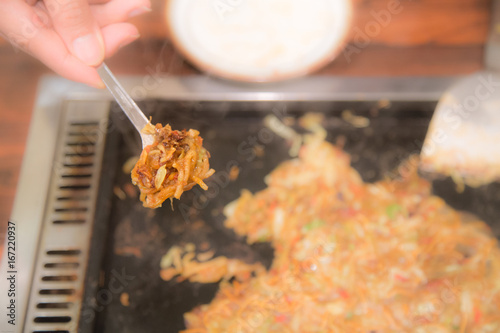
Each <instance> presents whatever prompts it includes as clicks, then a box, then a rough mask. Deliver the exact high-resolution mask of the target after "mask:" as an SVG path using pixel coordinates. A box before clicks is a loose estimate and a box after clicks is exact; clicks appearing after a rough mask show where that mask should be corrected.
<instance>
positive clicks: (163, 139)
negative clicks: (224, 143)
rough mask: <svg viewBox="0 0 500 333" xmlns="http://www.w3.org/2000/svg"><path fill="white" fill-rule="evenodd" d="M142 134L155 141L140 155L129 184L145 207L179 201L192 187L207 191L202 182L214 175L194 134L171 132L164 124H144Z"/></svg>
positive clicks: (203, 149) (190, 132)
mask: <svg viewBox="0 0 500 333" xmlns="http://www.w3.org/2000/svg"><path fill="white" fill-rule="evenodd" d="M143 131H144V132H145V133H147V134H152V135H154V136H155V141H154V143H153V144H152V145H150V146H147V147H145V148H144V150H143V151H142V153H141V156H140V157H139V160H138V161H137V163H136V165H135V167H134V169H133V170H132V183H133V184H134V185H137V186H138V187H139V190H140V191H141V196H140V199H141V201H142V202H143V204H144V206H145V207H148V208H157V207H161V205H162V203H163V202H164V201H165V200H166V199H169V198H172V197H173V198H176V199H179V198H180V197H181V195H182V193H183V192H184V191H188V190H190V189H191V188H192V187H193V186H195V185H196V184H198V185H200V187H201V188H203V189H204V190H206V189H207V185H206V184H205V183H204V182H203V180H204V179H206V178H208V177H210V176H211V175H212V174H213V173H214V172H215V171H214V170H213V169H210V165H209V163H208V159H209V158H210V153H209V152H208V151H207V150H206V149H205V148H203V139H202V138H201V137H200V133H199V132H198V131H196V130H193V129H190V130H189V131H186V130H182V131H174V130H172V128H171V127H170V125H168V124H167V125H165V127H162V125H161V124H156V126H153V125H151V124H148V125H147V126H146V127H145V128H144V129H143Z"/></svg>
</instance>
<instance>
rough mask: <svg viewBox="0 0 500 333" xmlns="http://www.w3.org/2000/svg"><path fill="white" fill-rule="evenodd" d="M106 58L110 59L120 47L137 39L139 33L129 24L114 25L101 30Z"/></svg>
mask: <svg viewBox="0 0 500 333" xmlns="http://www.w3.org/2000/svg"><path fill="white" fill-rule="evenodd" d="M102 36H103V38H104V45H105V49H106V58H108V57H111V56H112V55H113V54H115V53H116V51H118V50H119V49H120V48H121V47H123V46H125V45H127V44H129V43H132V42H133V41H134V40H136V39H137V38H139V31H138V30H137V28H136V27H135V26H134V25H133V24H130V23H115V24H111V25H108V26H106V27H104V28H102Z"/></svg>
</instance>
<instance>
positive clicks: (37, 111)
mask: <svg viewBox="0 0 500 333" xmlns="http://www.w3.org/2000/svg"><path fill="white" fill-rule="evenodd" d="M459 79H460V78H459V77H432V78H430V77H412V78H389V77H388V78H376V77H373V78H352V77H322V76H312V77H307V78H304V79H300V80H294V81H289V82H285V83H272V84H260V85H255V84H241V83H233V82H228V81H223V80H218V79H213V78H209V77H206V76H188V77H168V76H162V75H154V74H151V75H148V76H144V77H122V78H120V81H121V82H122V84H123V86H124V88H125V89H126V90H127V91H128V92H129V93H130V94H131V95H132V97H133V98H134V99H136V100H143V99H149V98H158V99H167V100H168V99H171V100H192V101H194V100H206V101H224V100H228V101H279V100H290V101H301V100H306V101H319V100H331V101H332V100H380V99H388V100H413V101H418V100H438V99H439V97H440V96H441V95H442V94H443V93H444V91H445V90H446V89H447V88H448V87H449V86H450V85H452V84H453V83H454V82H456V81H457V80H459ZM65 99H66V100H67V99H70V100H101V101H102V100H107V101H111V100H112V96H111V95H110V94H109V93H108V92H107V91H100V90H97V89H92V88H89V87H86V86H84V85H81V84H78V83H74V82H69V81H67V80H64V79H62V78H59V77H45V78H44V79H42V80H41V82H40V84H39V93H38V97H37V99H36V103H35V107H34V111H33V116H32V120H31V125H30V130H29V136H28V141H27V146H26V150H25V156H24V160H23V164H22V168H21V174H20V178H19V179H20V180H19V184H18V187H17V193H16V197H15V203H14V207H13V211H12V214H11V220H12V221H14V222H16V223H17V234H18V249H17V267H18V280H17V292H18V295H17V318H16V320H17V323H18V325H17V326H16V329H17V331H20V329H21V327H22V325H21V324H22V323H23V322H24V321H25V311H26V307H27V304H28V295H29V292H30V286H31V283H32V276H33V269H34V264H35V257H36V251H37V247H38V243H39V238H40V230H41V225H42V219H43V217H44V212H45V208H46V196H47V193H48V190H49V184H50V180H51V176H52V163H53V159H54V152H55V149H56V146H57V142H56V141H57V135H58V126H59V120H60V116H61V110H62V101H63V100H65ZM6 268H7V260H6V251H3V258H2V263H1V271H0V274H1V275H2V276H0V290H2V291H4V290H7V289H8V288H7V281H6V278H5V276H3V274H5V272H6V271H7V269H6ZM6 301H8V299H7V298H6V297H0V308H3V309H5V308H6V306H7V303H6ZM8 328H9V329H12V328H11V327H8Z"/></svg>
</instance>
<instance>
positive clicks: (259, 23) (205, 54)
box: [166, 0, 352, 82]
mask: <svg viewBox="0 0 500 333" xmlns="http://www.w3.org/2000/svg"><path fill="white" fill-rule="evenodd" d="M351 13H352V9H351V3H350V0H313V1H311V0H168V2H167V6H166V18H167V23H168V29H169V35H170V38H171V40H172V42H173V43H174V45H175V47H176V48H177V49H178V50H179V52H181V53H182V54H183V55H184V56H185V57H186V58H187V59H188V60H189V61H191V62H192V63H193V64H194V65H196V66H197V67H199V68H200V69H201V70H203V71H205V72H207V73H210V74H214V75H217V76H220V77H224V78H227V79H232V80H239V81H252V82H267V81H278V80H283V79H288V78H292V77H297V76H301V75H305V74H307V73H310V72H312V71H314V70H317V69H319V68H320V67H322V66H324V65H325V64H327V63H328V62H330V61H331V60H333V59H334V58H335V56H337V54H338V53H339V52H340V51H341V50H342V48H343V47H344V44H345V39H346V35H347V31H348V29H349V27H350V23H351V16H352V15H351Z"/></svg>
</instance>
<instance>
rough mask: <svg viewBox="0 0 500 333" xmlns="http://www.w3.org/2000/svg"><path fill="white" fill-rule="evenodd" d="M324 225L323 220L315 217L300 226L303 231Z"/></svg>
mask: <svg viewBox="0 0 500 333" xmlns="http://www.w3.org/2000/svg"><path fill="white" fill-rule="evenodd" d="M324 225H325V221H323V220H321V219H315V220H313V221H312V222H309V223H308V224H306V225H305V226H303V227H302V231H303V232H306V231H311V230H314V229H317V228H320V227H322V226H324Z"/></svg>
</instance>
